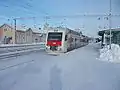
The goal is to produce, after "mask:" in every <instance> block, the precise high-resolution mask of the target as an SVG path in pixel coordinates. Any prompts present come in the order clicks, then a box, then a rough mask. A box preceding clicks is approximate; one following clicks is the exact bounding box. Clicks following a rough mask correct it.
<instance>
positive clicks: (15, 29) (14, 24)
mask: <svg viewBox="0 0 120 90" xmlns="http://www.w3.org/2000/svg"><path fill="white" fill-rule="evenodd" d="M14 28H15V43H16V41H17V40H16V38H17V37H16V30H17V28H16V19H14Z"/></svg>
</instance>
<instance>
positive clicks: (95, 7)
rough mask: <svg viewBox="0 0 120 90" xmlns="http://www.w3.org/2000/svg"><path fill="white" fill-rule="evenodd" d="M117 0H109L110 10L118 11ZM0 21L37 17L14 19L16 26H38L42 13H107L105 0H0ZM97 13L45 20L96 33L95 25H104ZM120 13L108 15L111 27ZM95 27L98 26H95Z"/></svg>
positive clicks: (87, 32) (114, 12)
mask: <svg viewBox="0 0 120 90" xmlns="http://www.w3.org/2000/svg"><path fill="white" fill-rule="evenodd" d="M119 5H120V0H112V14H120V13H119V12H120V6H119ZM0 11H1V13H0V19H1V20H0V24H2V23H9V24H13V22H12V20H9V21H8V20H7V19H8V18H11V17H25V18H27V17H34V16H35V17H37V18H36V19H20V20H17V25H18V27H19V26H21V25H26V26H27V27H30V26H32V27H33V26H34V25H35V24H36V27H41V26H42V25H43V24H44V23H45V18H43V16H46V15H48V16H63V15H66V16H70V15H78V14H108V13H109V0H0ZM98 18H99V17H89V16H85V17H83V16H82V17H72V18H71V17H65V18H64V17H60V18H57V17H53V18H50V19H49V20H48V23H49V24H50V25H51V26H59V25H61V23H62V22H63V26H66V27H69V28H72V29H75V28H80V29H81V31H83V32H84V33H85V34H88V35H97V32H98V31H99V28H101V29H104V28H108V25H109V23H108V20H107V19H104V17H103V16H100V20H98ZM119 23H120V17H112V27H113V28H117V27H119V26H120V25H119ZM98 27H99V28H98Z"/></svg>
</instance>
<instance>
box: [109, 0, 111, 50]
mask: <svg viewBox="0 0 120 90" xmlns="http://www.w3.org/2000/svg"><path fill="white" fill-rule="evenodd" d="M109 30H110V49H111V0H110V9H109Z"/></svg>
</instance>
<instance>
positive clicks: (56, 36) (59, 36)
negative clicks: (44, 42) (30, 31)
mask: <svg viewBox="0 0 120 90" xmlns="http://www.w3.org/2000/svg"><path fill="white" fill-rule="evenodd" d="M49 40H59V41H62V32H59V33H58V32H49V33H48V41H49Z"/></svg>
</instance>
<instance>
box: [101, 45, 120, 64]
mask: <svg viewBox="0 0 120 90" xmlns="http://www.w3.org/2000/svg"><path fill="white" fill-rule="evenodd" d="M99 59H100V60H102V61H109V62H114V63H120V47H119V45H116V44H112V45H111V49H109V45H108V46H105V47H104V48H103V49H100V57H99Z"/></svg>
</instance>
